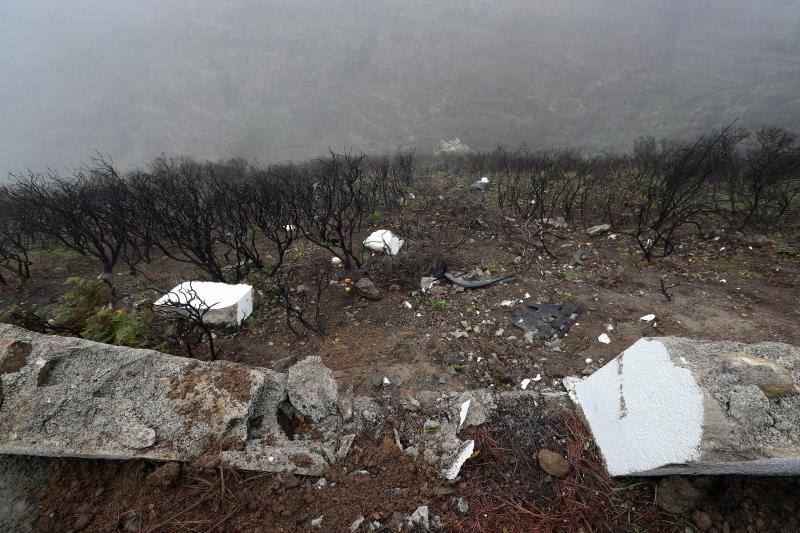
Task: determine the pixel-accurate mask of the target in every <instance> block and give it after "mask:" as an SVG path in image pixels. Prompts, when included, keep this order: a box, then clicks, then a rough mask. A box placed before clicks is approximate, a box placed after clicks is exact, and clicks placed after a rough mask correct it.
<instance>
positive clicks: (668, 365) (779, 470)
mask: <svg viewBox="0 0 800 533" xmlns="http://www.w3.org/2000/svg"><path fill="white" fill-rule="evenodd" d="M798 375H800V350H798V349H797V348H795V347H793V346H789V345H786V344H780V343H772V342H769V343H767V342H765V343H760V344H752V345H748V344H742V343H736V342H726V341H723V342H716V341H695V340H689V339H680V338H674V337H663V338H642V339H640V340H638V341H637V342H636V343H635V344H633V345H632V346H631V347H630V348H628V349H627V350H625V351H624V352H623V353H622V354H620V355H619V356H618V357H617V358H616V359H614V360H612V361H611V362H609V363H608V364H607V365H605V366H604V367H603V368H601V369H600V370H598V371H597V372H595V373H594V374H592V375H591V376H590V377H587V378H586V379H583V380H576V379H570V380H568V379H565V380H564V386H565V387H566V388H567V390H568V392H569V393H570V397H571V398H573V400H574V401H575V402H576V403H577V404H578V405H579V407H580V408H581V409H582V411H583V414H584V416H585V418H586V420H587V422H588V425H589V427H590V429H591V431H592V434H593V437H594V439H595V442H596V443H597V445H598V447H599V448H600V450H601V452H602V454H603V457H604V459H605V463H606V467H607V469H608V471H609V473H610V474H611V475H612V476H630V475H658V476H660V475H671V474H682V475H696V474H706V475H707V474H745V475H797V474H798V473H800V437H798V434H797V432H796V430H794V427H795V425H794V424H793V420H796V418H793V417H796V413H797V412H798V410H800V397H799V396H800V395H798V394H797V379H798V378H797V376H798Z"/></svg>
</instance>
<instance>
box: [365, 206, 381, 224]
mask: <svg viewBox="0 0 800 533" xmlns="http://www.w3.org/2000/svg"><path fill="white" fill-rule="evenodd" d="M380 221H381V212H380V211H378V210H377V209H376V210H375V211H373V212H372V213H370V214H369V215H367V222H368V223H370V224H371V225H373V226H374V225H375V224H377V223H378V222H380Z"/></svg>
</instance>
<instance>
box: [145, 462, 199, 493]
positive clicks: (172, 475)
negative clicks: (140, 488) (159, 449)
mask: <svg viewBox="0 0 800 533" xmlns="http://www.w3.org/2000/svg"><path fill="white" fill-rule="evenodd" d="M198 462H199V461H198ZM180 474H181V464H180V463H178V462H170V463H164V464H163V465H161V466H159V467H158V468H156V469H155V470H154V471H153V472H152V473H151V474H150V475H149V476H147V479H146V480H145V483H147V484H148V485H150V486H155V485H159V486H161V487H163V488H167V487H169V486H170V485H172V484H173V483H174V482H175V480H176V479H178V476H179V475H180Z"/></svg>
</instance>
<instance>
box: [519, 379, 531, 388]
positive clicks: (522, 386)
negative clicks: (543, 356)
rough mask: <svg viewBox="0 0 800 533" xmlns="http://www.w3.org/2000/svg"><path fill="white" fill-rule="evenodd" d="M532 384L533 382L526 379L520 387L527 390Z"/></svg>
mask: <svg viewBox="0 0 800 533" xmlns="http://www.w3.org/2000/svg"><path fill="white" fill-rule="evenodd" d="M530 383H531V380H530V379H528V378H525V379H523V380H522V383H520V384H519V386H520V388H521V389H522V390H525V389H527V388H528V385H530Z"/></svg>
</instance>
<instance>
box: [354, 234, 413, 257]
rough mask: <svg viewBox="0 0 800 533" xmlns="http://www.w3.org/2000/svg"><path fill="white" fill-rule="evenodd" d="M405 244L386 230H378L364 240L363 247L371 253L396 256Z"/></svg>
mask: <svg viewBox="0 0 800 533" xmlns="http://www.w3.org/2000/svg"><path fill="white" fill-rule="evenodd" d="M405 242H406V241H404V240H403V239H401V238H400V237H398V236H397V235H395V234H394V233H392V232H391V231H389V230H388V229H379V230H377V231H373V232H372V233H371V234H370V236H369V237H367V238H366V239H364V246H366V247H367V248H369V249H370V250H372V251H373V252H382V253H386V254H389V255H397V253H398V252H399V251H400V248H401V247H402V246H403V244H404V243H405Z"/></svg>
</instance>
